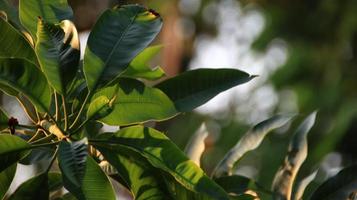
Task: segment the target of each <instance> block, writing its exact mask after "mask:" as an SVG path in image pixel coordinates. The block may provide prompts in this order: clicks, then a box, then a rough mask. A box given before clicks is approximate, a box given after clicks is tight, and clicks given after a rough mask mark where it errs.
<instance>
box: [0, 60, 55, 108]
mask: <svg viewBox="0 0 357 200" xmlns="http://www.w3.org/2000/svg"><path fill="white" fill-rule="evenodd" d="M3 86H5V87H3ZM0 89H1V90H3V91H5V92H7V93H8V94H10V95H16V94H17V93H23V94H25V96H26V97H27V98H28V99H29V100H30V101H31V103H33V104H34V105H35V106H36V108H37V109H38V110H39V111H40V112H46V111H47V109H48V108H49V107H50V104H51V90H50V87H49V86H48V84H47V80H46V78H45V76H44V75H43V74H42V72H41V71H40V70H39V69H38V68H37V67H36V66H35V65H34V64H32V63H30V62H28V61H26V60H23V59H17V58H0Z"/></svg>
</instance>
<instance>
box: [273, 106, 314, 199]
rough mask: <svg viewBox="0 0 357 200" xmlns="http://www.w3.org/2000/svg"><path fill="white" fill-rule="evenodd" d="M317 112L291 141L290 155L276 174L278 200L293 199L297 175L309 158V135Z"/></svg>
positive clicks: (275, 186)
mask: <svg viewBox="0 0 357 200" xmlns="http://www.w3.org/2000/svg"><path fill="white" fill-rule="evenodd" d="M315 119H316V112H313V113H312V114H310V115H309V116H308V117H307V118H306V119H305V120H304V121H303V122H302V123H301V125H300V126H299V127H298V129H297V130H296V132H295V133H294V136H293V138H292V139H291V141H290V144H289V149H288V154H287V155H286V157H285V159H284V161H283V164H282V166H281V167H280V168H279V170H278V172H277V173H276V174H275V177H274V181H273V185H272V190H273V192H274V193H275V198H276V199H287V200H290V199H291V195H292V189H293V184H294V180H295V178H296V175H297V173H298V171H299V169H300V167H301V165H302V163H303V162H304V161H305V159H306V157H307V138H306V137H307V134H308V133H309V131H310V129H311V128H312V126H313V125H314V123H315Z"/></svg>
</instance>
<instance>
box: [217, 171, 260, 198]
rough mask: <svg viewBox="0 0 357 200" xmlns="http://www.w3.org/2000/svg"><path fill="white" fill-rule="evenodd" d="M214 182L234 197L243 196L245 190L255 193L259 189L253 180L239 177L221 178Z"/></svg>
mask: <svg viewBox="0 0 357 200" xmlns="http://www.w3.org/2000/svg"><path fill="white" fill-rule="evenodd" d="M214 181H215V182H216V183H217V184H218V185H220V186H221V187H222V188H223V189H224V190H225V191H226V192H227V193H229V194H235V195H241V194H244V192H246V191H247V190H253V191H257V190H258V188H259V187H260V186H258V185H257V183H256V182H255V181H254V180H252V179H249V178H247V177H244V176H239V175H231V176H221V177H218V178H215V179H214Z"/></svg>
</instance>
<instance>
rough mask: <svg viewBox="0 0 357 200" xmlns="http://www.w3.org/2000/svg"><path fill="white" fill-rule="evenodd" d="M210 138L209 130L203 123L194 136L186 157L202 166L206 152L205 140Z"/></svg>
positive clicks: (187, 147) (188, 146) (188, 145)
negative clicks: (202, 156) (201, 162)
mask: <svg viewBox="0 0 357 200" xmlns="http://www.w3.org/2000/svg"><path fill="white" fill-rule="evenodd" d="M207 136H208V130H207V127H206V124H205V123H202V125H201V126H200V128H199V129H198V130H197V131H196V133H195V134H194V135H193V136H192V138H191V139H190V141H189V143H188V144H187V146H186V149H185V153H186V155H187V156H188V157H189V158H190V159H191V160H192V161H193V162H195V163H196V165H198V166H200V161H201V155H202V153H203V152H204V150H205V139H206V137H207Z"/></svg>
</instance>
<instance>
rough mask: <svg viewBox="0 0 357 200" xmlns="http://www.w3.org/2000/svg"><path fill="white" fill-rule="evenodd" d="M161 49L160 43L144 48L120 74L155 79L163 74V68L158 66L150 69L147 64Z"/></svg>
mask: <svg viewBox="0 0 357 200" xmlns="http://www.w3.org/2000/svg"><path fill="white" fill-rule="evenodd" d="M161 49H162V45H155V46H151V47H148V48H146V49H144V50H143V51H142V52H140V53H139V54H138V55H137V56H136V57H135V58H134V59H133V60H132V61H131V62H130V64H129V67H128V68H127V69H126V70H125V71H124V72H123V74H122V75H121V76H125V77H132V78H143V79H148V80H157V79H159V78H161V77H163V76H165V72H164V70H162V69H161V68H160V67H156V68H155V69H151V68H150V67H149V66H148V62H149V61H150V60H151V59H152V58H153V57H154V56H156V55H157V54H158V53H159V52H160V50H161Z"/></svg>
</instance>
